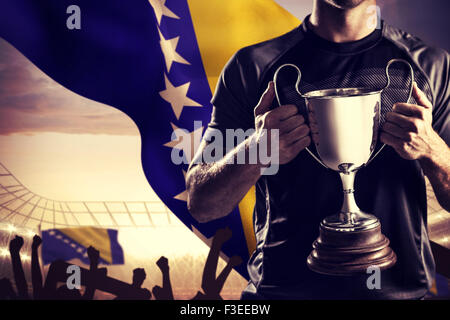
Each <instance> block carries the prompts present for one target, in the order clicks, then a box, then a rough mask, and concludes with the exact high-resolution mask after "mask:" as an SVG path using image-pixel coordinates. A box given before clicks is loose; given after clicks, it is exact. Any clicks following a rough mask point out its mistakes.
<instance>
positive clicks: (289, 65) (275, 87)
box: [273, 63, 329, 169]
mask: <svg viewBox="0 0 450 320" xmlns="http://www.w3.org/2000/svg"><path fill="white" fill-rule="evenodd" d="M284 67H292V68H294V69H295V70H296V71H297V81H296V82H295V90H296V91H297V93H298V94H299V95H300V97H302V98H304V95H303V94H302V93H301V92H300V89H299V88H298V86H299V85H300V80H301V78H302V72H301V71H300V69H299V67H297V66H296V65H295V64H291V63H286V64H283V65H281V66H280V67H278V69H277V70H276V71H275V74H274V75H273V84H274V89H275V97H276V98H277V103H278V107H280V106H281V101H280V96H279V95H278V87H277V79H278V73H279V72H280V71H281V69H283V68H284ZM305 105H306V101H305ZM305 120H306V118H305ZM311 140H312V139H311ZM305 149H306V151H308V153H309V154H310V155H311V157H313V158H314V159H315V160H316V161H317V162H318V163H320V164H321V165H322V166H324V167H325V168H327V169H329V168H328V167H327V165H325V164H324V163H323V162H322V160H320V159H319V157H317V156H316V155H315V154H314V153H313V152H312V151H311V150H310V149H309V148H308V147H306V148H305Z"/></svg>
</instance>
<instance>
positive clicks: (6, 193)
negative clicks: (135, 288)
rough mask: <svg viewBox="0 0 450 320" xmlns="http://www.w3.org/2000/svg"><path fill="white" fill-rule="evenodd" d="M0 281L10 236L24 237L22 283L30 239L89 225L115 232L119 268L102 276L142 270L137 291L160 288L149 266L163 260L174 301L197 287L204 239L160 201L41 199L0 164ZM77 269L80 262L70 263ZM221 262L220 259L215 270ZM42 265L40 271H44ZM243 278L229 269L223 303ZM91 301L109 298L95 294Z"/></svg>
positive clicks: (236, 293)
mask: <svg viewBox="0 0 450 320" xmlns="http://www.w3.org/2000/svg"><path fill="white" fill-rule="evenodd" d="M0 170H1V171H0V228H1V231H0V279H1V278H3V277H7V278H9V279H13V274H12V269H11V266H10V264H11V262H10V258H9V250H8V244H9V241H10V240H11V239H12V238H13V237H14V236H15V235H20V236H22V237H23V238H24V240H25V241H24V242H25V243H24V247H23V249H22V251H21V258H22V263H23V265H24V270H25V275H26V276H27V280H28V282H29V283H31V280H30V277H29V275H30V257H31V240H32V238H33V236H34V235H35V234H39V233H40V231H41V230H45V229H54V228H69V227H85V226H95V227H100V228H112V229H117V230H119V243H120V244H121V245H122V247H123V250H124V253H125V264H124V265H118V266H116V265H114V266H107V269H108V275H109V276H112V277H114V278H116V279H120V280H122V281H124V282H128V283H131V278H132V273H133V272H132V270H133V269H135V268H138V267H139V268H144V269H145V270H146V273H147V279H146V281H145V282H144V284H143V287H146V288H148V289H151V288H152V287H153V286H155V285H161V282H162V279H161V272H160V270H159V269H158V268H157V266H156V264H155V262H156V261H157V260H158V259H159V257H161V256H166V257H167V258H168V259H169V265H170V275H171V281H172V286H173V292H174V298H175V299H191V298H193V297H194V296H195V294H196V293H197V291H199V290H200V287H201V277H202V272H203V267H204V264H205V261H206V258H207V255H208V251H209V249H208V246H207V245H206V244H207V243H208V242H209V241H208V239H204V241H205V243H203V242H202V241H201V240H200V239H199V238H198V237H197V235H195V234H193V233H192V232H191V231H190V230H189V229H188V228H186V226H184V225H183V224H182V223H181V222H180V221H179V220H178V218H177V217H176V216H175V215H174V214H172V213H171V212H170V211H169V209H168V208H167V207H166V206H165V205H164V204H163V203H162V201H142V202H124V201H108V202H104V201H95V202H94V201H79V202H62V201H57V200H52V199H47V198H44V197H41V196H39V195H37V194H35V193H33V192H32V191H31V190H29V189H27V188H26V187H25V186H24V185H23V184H22V183H21V182H20V181H19V180H18V179H17V178H16V177H15V176H14V175H13V174H12V173H11V172H9V171H8V169H7V168H5V167H4V166H3V165H2V164H0ZM71 262H73V263H74V264H78V265H82V263H81V262H80V261H77V260H74V261H71ZM224 266H225V262H224V261H223V260H222V259H220V260H219V264H218V269H219V270H220V269H222V268H223V267H224ZM47 269H48V266H46V267H45V268H44V273H45V272H47ZM245 285H246V280H245V279H244V278H243V277H242V276H241V275H239V274H238V273H237V272H235V271H233V272H232V273H231V274H230V276H229V278H228V280H227V282H226V283H225V286H224V288H223V290H222V293H221V296H222V298H223V299H239V297H240V293H241V291H242V289H243V288H244V287H245ZM96 294H97V296H96V298H97V299H111V298H112V297H111V296H110V295H108V294H107V293H104V292H100V291H97V293H96Z"/></svg>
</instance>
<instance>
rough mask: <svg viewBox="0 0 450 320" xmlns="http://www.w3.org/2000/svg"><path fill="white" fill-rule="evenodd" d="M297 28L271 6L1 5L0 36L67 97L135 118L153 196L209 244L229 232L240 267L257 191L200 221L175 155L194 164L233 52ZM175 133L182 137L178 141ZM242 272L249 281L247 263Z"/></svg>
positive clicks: (248, 245)
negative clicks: (188, 202)
mask: <svg viewBox="0 0 450 320" xmlns="http://www.w3.org/2000/svg"><path fill="white" fill-rule="evenodd" d="M298 24H299V21H298V20H297V19H296V18H294V17H293V16H292V15H290V14H289V13H288V12H286V11H285V10H284V9H282V8H281V7H280V6H278V5H277V4H276V3H275V2H274V1H272V0H258V1H253V0H227V1H223V0H209V1H204V0H190V1H187V0H130V1H122V0H96V1H92V0H70V1H69V0H40V1H35V0H4V1H2V2H1V4H0V36H1V37H3V38H4V39H5V40H6V41H8V42H9V43H11V44H12V45H13V46H14V47H16V48H17V49H18V50H19V51H20V52H21V53H22V54H24V55H25V56H26V57H27V58H28V59H30V61H31V62H33V63H34V64H35V65H36V66H38V67H39V68H40V69H41V70H42V71H44V72H45V73H46V74H48V75H49V76H50V77H51V78H53V79H54V80H56V81H57V82H59V83H60V84H62V85H63V86H65V87H66V88H68V89H69V90H72V91H74V92H75V93H77V94H79V95H82V96H84V97H87V98H89V99H92V100H95V101H99V102H102V103H104V104H107V105H110V106H112V107H115V108H117V109H119V110H121V111H123V112H124V113H126V114H127V115H128V116H129V117H130V118H131V119H133V121H134V122H135V123H136V125H137V127H138V129H139V131H140V134H141V138H142V165H143V169H144V172H145V175H146V177H147V179H148V181H149V183H150V185H151V186H152V188H153V189H154V191H155V192H156V193H157V195H158V196H159V197H160V198H161V200H162V201H163V202H164V203H165V204H166V205H167V206H168V208H169V209H170V210H171V211H172V212H173V213H174V214H175V215H176V216H177V217H178V218H179V219H180V220H181V221H182V222H183V223H184V224H185V225H186V226H187V227H188V228H190V229H191V230H192V231H194V232H195V233H196V234H197V235H198V236H200V237H201V238H203V239H204V240H206V239H208V238H210V237H211V236H213V235H214V233H215V231H216V230H217V229H218V228H220V227H223V226H229V227H230V228H231V229H232V231H233V237H232V240H231V241H229V242H228V243H227V245H226V246H225V247H224V249H223V251H224V253H225V254H226V255H227V256H232V255H239V256H241V257H242V258H243V260H244V261H245V260H246V259H248V258H249V254H250V253H251V252H252V251H253V250H254V247H255V243H254V242H255V240H254V234H253V226H252V213H253V206H254V190H250V192H249V193H248V195H247V196H246V197H245V198H244V200H243V201H242V202H241V203H240V204H239V207H238V208H236V209H235V210H233V212H232V213H231V214H230V215H229V216H227V217H225V218H222V219H219V220H216V221H213V222H210V223H205V224H199V223H197V222H196V221H195V220H194V219H193V218H192V217H191V215H190V214H189V212H188V210H187V206H186V199H187V198H186V191H185V181H184V174H185V172H186V170H187V164H186V163H184V164H175V163H173V161H172V160H171V153H172V149H173V148H180V149H182V150H180V152H183V154H184V156H185V157H186V160H187V161H190V160H191V158H192V152H191V150H192V146H193V145H194V146H195V145H198V141H199V140H200V138H201V136H202V133H203V131H204V129H205V127H206V126H207V124H208V122H209V119H210V115H211V110H212V106H211V103H210V99H211V96H212V92H213V91H214V88H215V84H216V82H217V79H218V77H219V74H220V71H221V69H222V68H223V66H224V65H225V63H226V61H227V60H228V59H229V58H230V57H231V55H232V54H233V53H234V52H235V51H237V50H238V49H239V48H241V47H243V46H246V45H250V44H252V43H256V42H260V41H263V40H266V39H269V38H273V37H275V36H278V35H280V34H282V33H284V32H287V31H289V30H291V29H292V28H294V27H295V26H296V25H298ZM194 121H197V123H200V125H199V126H194ZM177 128H181V129H184V132H185V133H184V134H183V135H181V136H180V135H176V139H175V140H174V139H172V138H173V137H174V135H173V133H174V130H176V129H177ZM177 132H179V131H177ZM180 142H189V143H180ZM180 146H181V147H180ZM49 235H50V234H49ZM238 271H239V272H240V273H241V274H242V275H244V276H246V275H247V271H246V267H245V264H241V265H240V266H239V267H238Z"/></svg>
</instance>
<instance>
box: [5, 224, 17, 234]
mask: <svg viewBox="0 0 450 320" xmlns="http://www.w3.org/2000/svg"><path fill="white" fill-rule="evenodd" d="M7 230H8V232H9V233H13V232H16V231H17V228H16V227H14V226H13V225H12V224H8V227H7Z"/></svg>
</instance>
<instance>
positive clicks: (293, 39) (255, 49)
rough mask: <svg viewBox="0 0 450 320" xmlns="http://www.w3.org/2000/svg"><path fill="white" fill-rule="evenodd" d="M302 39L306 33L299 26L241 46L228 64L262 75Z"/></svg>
mask: <svg viewBox="0 0 450 320" xmlns="http://www.w3.org/2000/svg"><path fill="white" fill-rule="evenodd" d="M302 39H304V34H303V32H302V29H301V27H300V26H299V27H296V28H294V29H293V30H291V31H289V32H287V33H284V34H282V35H280V36H278V37H276V38H272V39H270V40H266V41H263V42H259V43H256V44H253V45H250V46H246V47H243V48H241V49H240V50H238V51H237V52H236V53H235V54H234V55H233V56H232V57H231V59H230V61H229V63H228V64H237V65H239V67H240V68H242V69H244V70H245V71H247V72H251V71H252V70H253V72H256V73H257V75H259V76H262V75H263V73H264V71H265V70H266V69H268V68H269V67H270V66H272V65H273V64H274V63H275V62H276V61H277V60H278V59H279V58H281V57H282V56H283V54H284V53H286V52H287V51H289V49H291V48H293V47H294V46H295V45H296V44H298V43H299V42H300V41H301V40H302Z"/></svg>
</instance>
